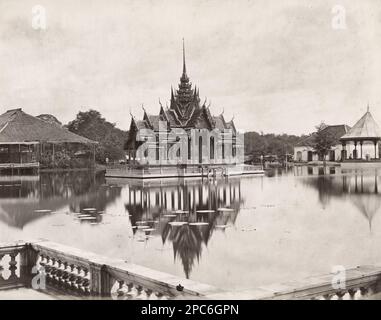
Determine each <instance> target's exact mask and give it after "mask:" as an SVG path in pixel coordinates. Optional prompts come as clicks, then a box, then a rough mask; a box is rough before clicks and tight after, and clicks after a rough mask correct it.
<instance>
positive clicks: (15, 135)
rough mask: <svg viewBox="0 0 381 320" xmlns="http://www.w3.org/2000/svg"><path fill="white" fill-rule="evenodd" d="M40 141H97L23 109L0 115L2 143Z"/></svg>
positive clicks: (91, 142)
mask: <svg viewBox="0 0 381 320" xmlns="http://www.w3.org/2000/svg"><path fill="white" fill-rule="evenodd" d="M39 142H49V143H64V142H68V143H83V144H94V143H97V142H96V141H92V140H90V139H87V138H85V137H82V136H79V135H77V134H75V133H72V132H70V131H69V130H67V129H65V128H63V127H61V126H59V125H57V124H54V123H49V122H46V121H44V120H41V119H39V118H37V117H33V116H31V115H29V114H27V113H25V112H24V111H22V109H13V110H8V111H7V112H5V113H3V114H2V115H0V144H14V143H39Z"/></svg>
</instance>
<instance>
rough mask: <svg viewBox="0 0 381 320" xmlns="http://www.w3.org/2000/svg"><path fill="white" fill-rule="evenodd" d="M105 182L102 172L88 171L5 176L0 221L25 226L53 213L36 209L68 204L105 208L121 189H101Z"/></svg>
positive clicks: (0, 188) (0, 190)
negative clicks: (100, 186)
mask: <svg viewBox="0 0 381 320" xmlns="http://www.w3.org/2000/svg"><path fill="white" fill-rule="evenodd" d="M104 181H105V180H104V175H103V174H102V173H97V174H95V173H94V172H88V171H86V172H85V171H83V172H82V171H72V172H59V173H41V174H40V176H13V177H2V179H1V180H0V198H1V200H0V220H1V221H3V222H4V223H6V224H7V225H9V226H13V227H17V228H23V227H24V226H25V225H26V224H27V223H29V222H31V221H34V220H36V219H38V218H41V217H43V216H46V215H47V214H50V213H47V212H44V213H41V212H35V210H37V209H48V210H51V211H55V210H58V209H59V208H62V207H64V206H66V205H70V208H74V209H76V208H77V207H81V205H83V206H85V205H86V206H88V205H89V204H90V203H91V204H92V206H94V205H99V207H100V208H104V207H105V205H106V203H108V202H110V201H112V200H114V199H115V198H116V196H118V195H119V194H120V189H119V188H115V190H114V189H113V190H112V191H102V190H100V189H99V185H100V184H102V183H103V182H104ZM99 210H103V209H99Z"/></svg>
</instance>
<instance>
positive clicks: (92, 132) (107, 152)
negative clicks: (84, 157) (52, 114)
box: [66, 109, 128, 163]
mask: <svg viewBox="0 0 381 320" xmlns="http://www.w3.org/2000/svg"><path fill="white" fill-rule="evenodd" d="M66 127H67V128H68V129H69V131H71V132H74V133H76V134H78V135H81V136H83V137H86V138H88V139H91V140H94V141H98V142H99V145H98V146H97V147H96V157H95V158H96V161H97V162H100V163H104V162H105V159H106V158H109V159H110V160H119V159H124V155H125V153H124V150H123V145H124V142H125V141H126V140H127V135H128V132H126V131H123V130H120V129H118V128H116V127H115V124H113V123H110V122H108V121H106V120H105V119H104V118H102V116H101V114H100V113H99V112H98V111H96V110H92V109H90V110H89V111H85V112H79V113H78V114H77V117H76V119H75V120H73V121H71V122H69V123H68V124H67V126H66Z"/></svg>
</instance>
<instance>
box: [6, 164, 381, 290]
mask: <svg viewBox="0 0 381 320" xmlns="http://www.w3.org/2000/svg"><path fill="white" fill-rule="evenodd" d="M380 175H381V170H380V171H377V170H374V169H373V170H367V171H346V172H344V171H342V170H341V169H340V168H339V167H332V168H325V169H324V168H318V167H295V168H290V169H288V170H282V169H276V170H273V171H269V172H267V174H266V176H264V177H247V178H230V179H228V180H218V181H207V180H204V181H203V182H201V180H193V181H186V182H184V181H179V180H168V181H162V180H157V181H154V182H149V183H148V182H144V183H142V182H139V181H127V180H107V179H105V178H104V176H103V175H102V174H97V175H95V174H89V173H88V172H70V173H43V174H41V175H40V176H29V177H0V241H11V240H19V239H24V240H27V239H36V238H45V239H49V240H51V241H55V242H59V243H62V244H66V245H70V246H74V247H78V248H81V249H85V250H89V251H92V252H96V253H99V254H102V255H106V256H110V257H116V258H121V259H123V260H126V261H130V262H134V263H137V264H141V265H144V266H147V267H150V268H154V269H157V270H160V271H164V272H168V273H171V274H175V275H178V276H182V277H188V278H190V279H193V280H198V281H201V282H204V283H209V284H212V285H215V286H218V287H220V288H223V289H227V290H240V289H247V288H254V287H258V286H261V285H266V284H271V283H276V282H280V281H288V280H294V279H298V278H299V277H304V276H309V275H313V274H320V273H329V272H331V270H332V268H333V267H334V266H337V265H343V266H345V267H354V266H357V265H361V264H362V265H364V264H374V263H379V262H381V251H380V250H379V248H378V246H377V243H379V242H380V240H381V221H380V218H379V216H378V211H380V206H381V196H380V191H379V183H380V179H381V177H380ZM225 208H229V209H225ZM85 209H88V210H85ZM179 209H181V210H183V212H180V211H178V210H179ZM218 209H220V211H219V210H218ZM222 209H223V210H222ZM94 210H95V211H94ZM221 210H222V211H221ZM186 211H189V212H186ZM197 211H199V212H197ZM79 214H81V215H79Z"/></svg>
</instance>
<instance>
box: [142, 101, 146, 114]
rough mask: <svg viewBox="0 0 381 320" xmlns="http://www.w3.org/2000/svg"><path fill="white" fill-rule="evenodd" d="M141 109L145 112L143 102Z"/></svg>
mask: <svg viewBox="0 0 381 320" xmlns="http://www.w3.org/2000/svg"><path fill="white" fill-rule="evenodd" d="M142 109H143V111H144V112H146V109H145V108H144V104H143V103H142Z"/></svg>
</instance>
